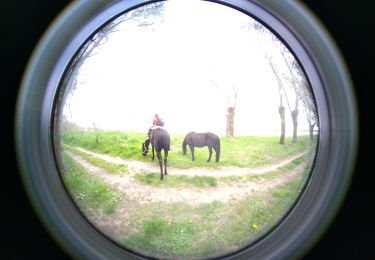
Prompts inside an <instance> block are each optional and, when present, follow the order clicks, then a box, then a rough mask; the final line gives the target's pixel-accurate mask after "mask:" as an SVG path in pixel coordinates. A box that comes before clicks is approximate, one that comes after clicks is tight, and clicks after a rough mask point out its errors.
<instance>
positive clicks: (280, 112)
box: [279, 106, 285, 144]
mask: <svg viewBox="0 0 375 260" xmlns="http://www.w3.org/2000/svg"><path fill="white" fill-rule="evenodd" d="M279 114H280V119H281V136H280V142H279V143H280V144H285V107H283V106H280V107H279Z"/></svg>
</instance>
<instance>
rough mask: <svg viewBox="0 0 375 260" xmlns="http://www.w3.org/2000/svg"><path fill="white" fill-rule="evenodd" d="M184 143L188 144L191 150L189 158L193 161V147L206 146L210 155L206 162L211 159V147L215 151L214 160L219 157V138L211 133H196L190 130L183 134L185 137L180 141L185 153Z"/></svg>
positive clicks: (217, 159)
mask: <svg viewBox="0 0 375 260" xmlns="http://www.w3.org/2000/svg"><path fill="white" fill-rule="evenodd" d="M186 145H189V147H190V151H191V160H192V161H194V160H195V157H194V147H204V146H207V147H208V151H209V153H210V156H209V157H208V160H207V162H209V161H211V156H212V148H213V149H214V150H215V153H216V160H215V161H216V162H218V161H219V159H220V138H219V137H218V136H217V135H216V134H213V133H209V132H208V133H196V132H190V133H188V134H187V135H186V136H185V139H184V141H183V143H182V151H183V152H184V155H186Z"/></svg>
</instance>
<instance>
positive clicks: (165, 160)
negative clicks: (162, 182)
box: [164, 151, 168, 175]
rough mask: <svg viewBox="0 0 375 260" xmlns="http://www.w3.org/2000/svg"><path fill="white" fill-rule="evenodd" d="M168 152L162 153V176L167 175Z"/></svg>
mask: <svg viewBox="0 0 375 260" xmlns="http://www.w3.org/2000/svg"><path fill="white" fill-rule="evenodd" d="M167 161H168V151H164V174H165V175H167V174H168V172H167Z"/></svg>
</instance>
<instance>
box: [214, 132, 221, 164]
mask: <svg viewBox="0 0 375 260" xmlns="http://www.w3.org/2000/svg"><path fill="white" fill-rule="evenodd" d="M215 152H216V162H218V161H219V160H220V138H217V140H216V143H215Z"/></svg>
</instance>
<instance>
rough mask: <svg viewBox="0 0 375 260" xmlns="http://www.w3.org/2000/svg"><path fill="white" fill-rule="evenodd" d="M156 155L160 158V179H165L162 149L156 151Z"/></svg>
mask: <svg viewBox="0 0 375 260" xmlns="http://www.w3.org/2000/svg"><path fill="white" fill-rule="evenodd" d="M156 156H157V157H158V160H159V166H160V180H162V179H163V160H162V158H161V151H156Z"/></svg>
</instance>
